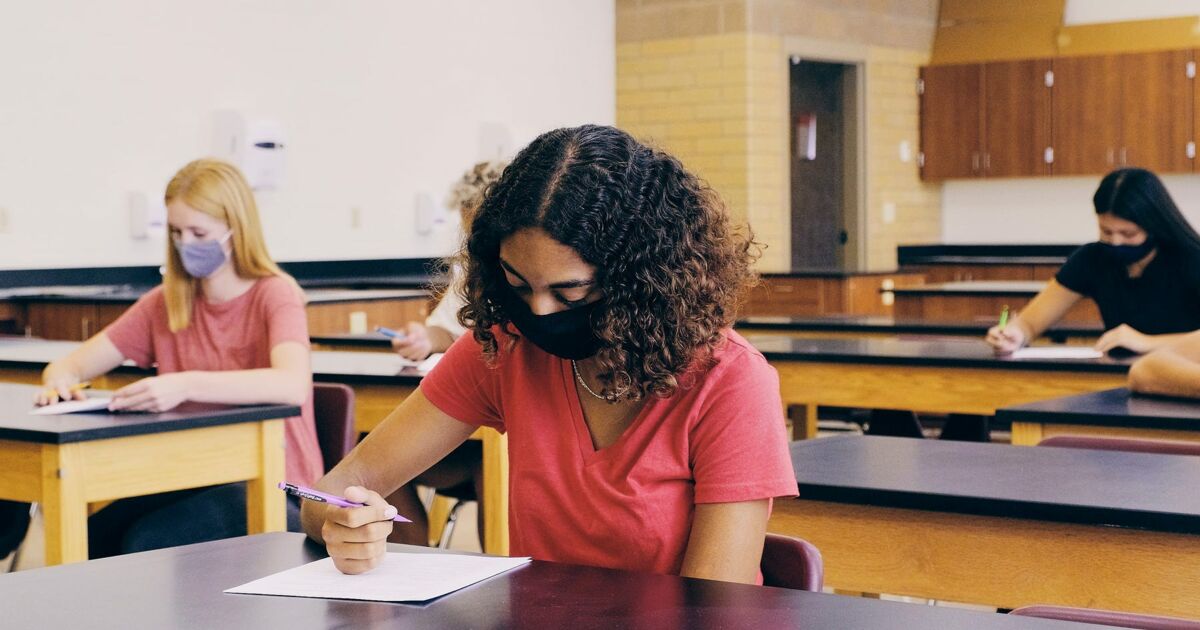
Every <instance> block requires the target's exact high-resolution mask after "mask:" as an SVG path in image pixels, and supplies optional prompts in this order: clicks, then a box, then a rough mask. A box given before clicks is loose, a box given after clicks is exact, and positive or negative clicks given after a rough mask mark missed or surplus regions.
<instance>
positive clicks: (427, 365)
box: [417, 352, 446, 374]
mask: <svg viewBox="0 0 1200 630" xmlns="http://www.w3.org/2000/svg"><path fill="white" fill-rule="evenodd" d="M444 356H446V355H444V354H442V353H441V352H435V353H433V354H431V355H429V356H428V357H426V358H425V360H424V361H421V362H420V363H418V364H417V369H418V370H420V371H421V373H422V374H428V373H429V372H430V371H432V370H433V367H434V366H435V365H437V364H438V361H441V360H442V357H444Z"/></svg>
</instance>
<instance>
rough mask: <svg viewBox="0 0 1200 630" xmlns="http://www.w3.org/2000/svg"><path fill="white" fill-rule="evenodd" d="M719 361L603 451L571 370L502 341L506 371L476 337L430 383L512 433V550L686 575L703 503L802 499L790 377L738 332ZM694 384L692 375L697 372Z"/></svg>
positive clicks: (470, 419) (435, 396) (454, 412)
mask: <svg viewBox="0 0 1200 630" xmlns="http://www.w3.org/2000/svg"><path fill="white" fill-rule="evenodd" d="M724 334H725V338H726V340H725V342H724V343H723V344H722V345H721V347H720V348H719V349H718V350H717V352H716V354H715V359H716V365H714V366H713V367H712V368H711V369H708V370H707V371H697V372H692V373H689V375H687V376H686V377H685V378H684V379H683V380H691V384H690V386H688V387H686V388H683V387H681V388H680V389H679V390H678V391H677V392H676V393H675V395H673V396H672V397H670V398H666V399H662V398H650V399H648V400H647V401H646V404H645V406H644V407H643V408H642V410H641V412H640V413H639V415H638V417H637V418H636V419H635V420H634V421H633V423H632V424H631V425H630V426H629V427H628V428H627V429H626V430H625V432H624V433H623V434H622V435H621V436H620V438H618V439H617V441H616V442H614V443H613V444H612V445H610V446H608V447H607V448H604V449H602V450H599V451H597V450H596V449H595V448H594V447H593V446H592V439H591V435H590V433H589V432H588V428H587V425H586V424H585V422H584V420H583V412H582V407H581V406H580V402H579V395H578V394H577V392H576V389H575V380H574V374H573V373H572V370H571V362H570V361H567V360H565V359H560V358H558V357H555V356H553V355H550V354H548V353H546V352H544V351H542V350H541V349H539V348H538V347H537V346H535V345H533V344H532V343H529V342H527V341H525V340H524V339H518V340H517V342H516V344H515V346H513V347H512V349H511V350H506V348H507V346H508V341H509V338H508V337H507V336H505V335H504V334H503V333H501V334H499V336H498V340H499V341H500V347H501V352H500V355H499V356H498V363H497V364H496V368H495V369H492V368H489V367H488V366H486V365H485V364H484V362H483V360H482V351H481V349H480V346H479V344H478V343H477V342H476V341H475V339H474V337H473V336H472V335H469V334H468V335H464V336H463V337H461V338H459V340H458V341H456V342H455V343H454V345H452V346H451V347H450V349H449V351H447V352H446V356H445V357H444V358H443V359H442V360H441V362H440V363H439V364H438V365H437V367H436V368H434V370H433V372H431V373H430V374H429V375H428V376H426V377H425V379H424V380H423V381H422V382H421V391H422V392H423V393H424V394H425V397H426V398H428V399H429V400H430V402H432V403H433V404H434V405H435V406H437V407H438V408H439V409H441V410H442V411H443V412H445V413H447V414H449V415H450V416H452V417H454V418H456V419H458V420H460V421H462V422H465V423H468V424H473V425H480V424H482V425H487V426H490V427H493V428H496V429H499V430H506V431H507V433H508V445H509V446H508V453H509V454H508V458H509V492H510V500H509V528H510V532H509V535H510V550H511V552H512V553H513V555H518V556H526V555H528V556H533V557H534V558H538V559H542V560H554V561H559V562H570V563H575V564H586V565H593V566H602V567H612V568H620V569H629V570H635V571H651V572H656V573H669V574H678V573H679V570H680V567H681V566H682V564H683V556H684V552H685V551H686V550H687V542H688V535H689V533H690V531H691V525H692V514H693V513H694V511H695V505H696V504H697V503H726V502H736V501H750V500H756V499H766V498H772V497H780V496H795V495H796V477H795V473H794V472H793V469H792V462H791V457H790V455H789V454H788V441H787V436H786V432H785V430H784V420H783V405H782V403H781V401H780V396H779V377H778V375H777V374H776V373H775V369H774V368H772V367H771V366H770V365H769V364H767V361H766V359H764V358H763V356H762V354H760V353H759V352H758V351H757V350H755V349H754V348H753V347H751V346H750V344H749V343H747V342H746V340H745V339H743V338H742V337H741V335H738V334H737V333H736V332H733V331H732V330H727V331H725V333H724ZM693 376H694V379H691V378H690V377H693Z"/></svg>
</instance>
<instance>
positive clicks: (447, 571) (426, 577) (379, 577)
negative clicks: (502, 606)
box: [225, 553, 529, 602]
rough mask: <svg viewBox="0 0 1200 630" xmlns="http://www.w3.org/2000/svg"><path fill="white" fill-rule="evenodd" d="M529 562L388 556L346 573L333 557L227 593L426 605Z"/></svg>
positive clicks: (427, 555) (433, 555)
mask: <svg viewBox="0 0 1200 630" xmlns="http://www.w3.org/2000/svg"><path fill="white" fill-rule="evenodd" d="M528 562H529V558H502V557H495V556H466V555H456V554H449V553H388V554H386V555H385V556H384V558H383V562H381V563H380V564H379V566H377V567H375V568H374V569H371V570H370V571H368V572H366V573H360V574H358V575H346V574H344V573H342V572H341V571H338V570H337V567H335V566H333V560H332V559H331V558H325V559H324V560H317V561H316V562H310V563H308V564H306V565H304V566H300V567H296V568H294V569H288V570H287V571H280V572H279V573H276V574H274V575H269V576H267V577H265V578H262V579H260V580H255V581H253V582H250V583H248V584H243V585H241V586H236V587H234V588H231V589H229V590H227V591H225V592H226V593H241V594H246V595H284V596H290V597H320V598H325V599H362V600H368V601H376V602H423V601H427V600H430V599H433V598H435V597H441V596H442V595H445V594H447V593H453V592H454V591H457V590H459V589H461V588H466V587H468V586H470V585H472V584H474V583H476V582H481V581H483V580H486V579H488V578H490V577H492V576H495V575H499V574H501V573H504V572H505V571H509V570H512V569H515V568H517V567H519V566H521V565H523V564H526V563H528Z"/></svg>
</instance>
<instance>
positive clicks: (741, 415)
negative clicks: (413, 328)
mask: <svg viewBox="0 0 1200 630" xmlns="http://www.w3.org/2000/svg"><path fill="white" fill-rule="evenodd" d="M755 253H756V244H755V243H754V242H753V240H752V239H751V238H749V237H746V236H743V235H741V234H739V233H738V232H736V231H734V230H732V229H731V228H730V225H729V219H728V216H727V214H726V211H725V208H724V206H723V204H722V203H721V201H720V200H719V198H718V197H717V195H716V194H715V193H714V192H713V191H712V190H711V189H710V188H708V187H707V186H706V185H705V184H703V183H702V182H701V181H700V180H699V179H697V178H696V177H695V176H694V175H692V174H691V173H689V172H687V171H686V170H684V168H683V166H682V165H681V164H680V163H679V161H678V160H676V159H675V158H673V157H671V156H669V155H666V154H664V153H662V152H660V151H657V150H654V149H651V148H648V147H646V146H644V145H642V144H640V143H639V142H637V141H636V140H634V139H633V138H632V137H630V136H629V135H627V134H625V133H624V132H621V131H619V130H617V129H613V128H611V127H599V126H590V125H589V126H583V127H575V128H569V129H558V130H555V131H551V132H548V133H546V134H543V135H542V136H540V137H538V138H537V139H536V140H534V141H533V143H532V144H530V145H529V146H528V147H526V148H525V149H524V150H523V151H521V153H520V154H519V155H518V156H517V157H516V159H515V160H514V161H513V163H512V164H511V165H510V166H509V167H508V168H507V169H506V170H505V171H504V174H503V175H502V176H501V178H500V180H499V181H498V182H497V183H496V184H495V185H494V186H492V187H491V188H489V189H488V191H487V193H486V195H485V197H484V200H483V204H482V206H481V207H480V209H479V213H478V216H477V217H476V219H475V222H474V223H473V225H472V227H471V233H470V237H469V239H468V241H467V246H466V251H465V255H464V268H465V270H466V284H465V295H466V300H467V304H466V306H465V307H464V308H463V309H462V310H461V311H460V312H459V319H460V321H461V322H462V323H463V325H464V326H467V327H468V328H470V330H471V332H472V334H471V335H467V336H463V337H462V338H460V339H459V340H458V341H456V342H455V343H454V345H453V346H451V348H450V350H449V351H448V352H447V353H446V356H445V357H444V358H443V359H442V361H441V363H440V364H439V365H438V366H437V367H436V368H435V369H434V370H433V372H432V373H430V374H429V376H427V377H426V378H425V379H424V381H423V382H422V384H421V387H420V389H419V390H418V391H417V392H416V393H414V394H413V395H412V396H410V397H409V398H408V399H407V400H405V401H404V403H403V404H402V405H400V407H398V408H397V409H396V410H395V411H394V412H392V414H391V415H390V416H389V417H388V418H387V419H386V420H385V421H384V422H383V423H382V424H381V425H380V426H379V427H378V428H376V429H375V431H373V432H372V433H371V434H370V435H369V436H368V437H367V438H366V439H365V440H364V441H363V442H362V443H361V444H360V445H359V446H358V447H357V448H356V449H355V450H354V451H353V452H352V453H351V454H350V455H349V456H348V457H347V458H346V459H345V460H343V461H342V463H340V464H339V465H338V466H337V467H336V468H335V469H334V470H333V471H331V472H330V473H329V474H328V475H326V476H325V477H324V478H322V479H321V481H319V482H318V484H317V487H318V488H321V489H324V490H327V491H332V492H344V493H345V494H346V496H347V497H348V498H350V499H352V500H355V501H360V502H364V503H365V504H366V505H365V506H364V507H360V508H336V507H331V506H328V505H324V504H312V503H308V504H306V505H304V506H303V521H304V526H305V531H307V532H308V534H309V536H311V537H312V538H313V539H315V540H317V541H321V542H323V543H324V544H325V545H326V547H327V549H328V551H329V553H330V555H331V556H332V557H333V559H334V562H335V564H336V565H337V567H338V568H339V569H340V570H342V571H343V572H346V573H362V572H364V571H368V570H370V569H371V568H373V567H374V566H376V564H378V562H379V561H380V560H381V558H382V557H383V554H384V551H385V544H384V541H385V540H386V538H387V535H388V533H389V532H390V531H391V525H392V524H391V522H390V521H388V520H387V519H389V518H390V517H391V516H393V515H394V514H395V508H394V507H392V506H390V505H387V503H386V502H385V501H384V500H383V498H382V497H383V496H386V495H388V494H389V493H391V491H392V490H394V489H395V488H397V487H399V486H400V485H401V484H403V483H405V482H406V481H408V480H409V479H411V478H412V477H413V476H414V475H416V474H417V473H419V472H420V471H422V470H425V469H426V468H428V467H429V466H430V465H431V464H433V463H434V462H436V461H438V460H439V459H441V458H442V457H443V456H444V455H445V454H446V453H448V452H450V451H451V450H452V449H453V448H455V447H456V446H458V445H459V444H461V443H462V442H463V440H465V439H466V438H467V436H469V435H470V434H471V433H472V432H473V431H474V430H475V428H476V426H478V425H485V426H490V427H493V428H496V429H499V430H502V431H507V434H508V440H509V465H510V473H509V474H510V491H511V509H510V514H509V522H510V532H511V541H510V549H511V551H512V553H513V554H516V555H531V556H533V557H535V558H539V559H544V560H554V561H560V562H571V563H577V564H587V565H595V566H603V567H614V568H622V569H630V570H638V571H652V572H657V573H670V574H679V575H684V576H689V577H702V578H711V579H718V580H727V581H735V582H755V581H756V580H759V579H760V576H759V573H758V563H759V559H760V556H761V553H762V546H763V536H764V533H765V531H766V524H767V518H768V516H769V514H770V509H771V500H772V499H773V498H774V497H780V496H793V495H795V494H796V479H795V476H794V474H793V472H792V465H791V461H790V458H789V456H788V449H787V437H786V435H785V432H784V419H783V405H782V404H781V401H780V395H779V381H778V376H777V375H776V373H775V371H774V369H772V368H771V366H770V365H768V364H767V362H766V360H765V359H764V358H763V356H762V355H761V354H760V353H759V352H757V351H756V350H755V349H754V348H753V347H751V346H750V345H749V344H748V343H747V342H746V341H745V340H744V339H743V338H742V337H741V336H739V335H738V334H737V333H735V332H733V331H732V330H731V329H730V325H731V323H732V322H733V319H734V313H735V310H736V307H737V304H738V303H739V301H740V300H741V299H742V297H743V296H744V294H745V292H746V290H747V289H748V288H749V287H750V286H751V284H752V283H753V282H754V280H755V276H754V273H753V272H752V271H751V263H752V262H753V259H754V256H755ZM401 527H403V525H401Z"/></svg>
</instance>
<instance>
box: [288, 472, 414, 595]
mask: <svg viewBox="0 0 1200 630" xmlns="http://www.w3.org/2000/svg"><path fill="white" fill-rule="evenodd" d="M279 487H280V488H283V489H284V490H285V491H286V492H288V493H289V494H296V495H297V496H300V497H302V498H304V499H307V500H309V501H314V502H319V503H325V504H326V507H325V510H324V519H323V520H324V523H323V524H322V525H321V539H322V540H323V541H324V542H325V550H326V551H328V552H329V557H330V558H333V564H334V566H336V567H337V569H338V571H341V572H342V573H346V574H349V575H357V574H359V573H365V572H367V571H370V570H371V569H374V568H375V567H376V566H378V565H379V563H380V562H381V561H383V557H384V554H385V553H387V537H388V534H391V533H392V525H393V524H394V522H395V521H403V522H407V521H408V519H406V518H404V517H403V516H400V515H398V514H397V513H396V508H395V507H392V506H391V505H388V503H387V501H385V500H384V498H383V497H382V496H380V495H379V493H377V492H373V491H371V490H368V489H366V488H363V487H361V486H350V487H349V488H346V491H345V494H346V496H345V497H338V496H334V495H330V494H325V493H323V492H319V491H316V490H312V489H310V488H302V487H299V486H292V485H291V484H280V486H279ZM343 505H345V506H348V507H343Z"/></svg>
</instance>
